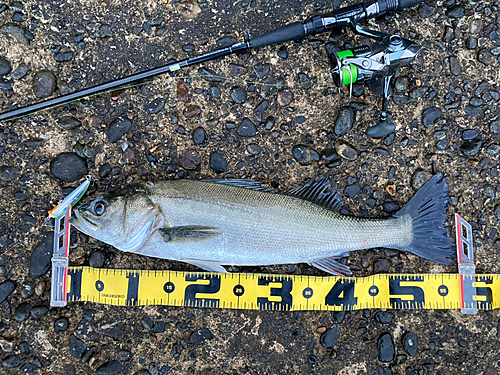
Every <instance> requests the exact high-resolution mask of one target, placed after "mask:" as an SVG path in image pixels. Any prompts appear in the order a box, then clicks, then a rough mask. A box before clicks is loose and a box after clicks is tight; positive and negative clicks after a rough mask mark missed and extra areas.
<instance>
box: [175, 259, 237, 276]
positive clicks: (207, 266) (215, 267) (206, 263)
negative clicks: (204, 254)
mask: <svg viewBox="0 0 500 375" xmlns="http://www.w3.org/2000/svg"><path fill="white" fill-rule="evenodd" d="M181 262H185V263H189V264H192V265H193V266H196V267H200V268H202V269H204V270H205V271H208V272H219V273H226V272H227V271H226V269H225V268H224V267H222V266H221V265H220V263H218V262H214V261H213V260H203V259H192V258H184V259H181Z"/></svg>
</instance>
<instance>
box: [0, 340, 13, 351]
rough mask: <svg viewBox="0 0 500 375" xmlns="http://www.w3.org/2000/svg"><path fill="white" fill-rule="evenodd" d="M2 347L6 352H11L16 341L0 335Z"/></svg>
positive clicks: (0, 347) (0, 345)
mask: <svg viewBox="0 0 500 375" xmlns="http://www.w3.org/2000/svg"><path fill="white" fill-rule="evenodd" d="M0 349H2V350H3V351H4V352H11V351H12V349H14V342H13V341H8V340H5V339H4V338H2V337H0Z"/></svg>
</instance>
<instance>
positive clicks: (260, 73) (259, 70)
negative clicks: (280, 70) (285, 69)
mask: <svg viewBox="0 0 500 375" xmlns="http://www.w3.org/2000/svg"><path fill="white" fill-rule="evenodd" d="M253 71H254V72H255V74H257V77H258V78H259V79H262V78H266V76H267V75H268V74H269V71H270V68H269V65H268V64H258V65H255V66H254V68H253Z"/></svg>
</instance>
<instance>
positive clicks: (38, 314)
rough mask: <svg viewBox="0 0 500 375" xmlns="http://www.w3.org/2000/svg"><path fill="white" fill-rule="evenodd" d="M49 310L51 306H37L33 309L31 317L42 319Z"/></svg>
mask: <svg viewBox="0 0 500 375" xmlns="http://www.w3.org/2000/svg"><path fill="white" fill-rule="evenodd" d="M48 312H49V308H48V307H47V306H35V307H33V308H32V309H31V317H32V318H33V319H37V320H38V319H40V318H42V317H43V316H44V315H45V314H47V313H48Z"/></svg>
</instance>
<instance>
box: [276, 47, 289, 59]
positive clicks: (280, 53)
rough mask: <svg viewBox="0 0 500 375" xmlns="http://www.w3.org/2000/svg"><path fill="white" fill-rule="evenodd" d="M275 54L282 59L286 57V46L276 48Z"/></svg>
mask: <svg viewBox="0 0 500 375" xmlns="http://www.w3.org/2000/svg"><path fill="white" fill-rule="evenodd" d="M277 55H278V57H281V58H282V59H286V58H287V57H288V49H287V48H286V46H281V47H280V48H279V49H278V52H277Z"/></svg>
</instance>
